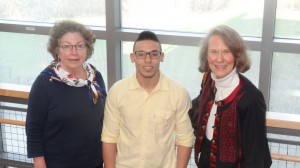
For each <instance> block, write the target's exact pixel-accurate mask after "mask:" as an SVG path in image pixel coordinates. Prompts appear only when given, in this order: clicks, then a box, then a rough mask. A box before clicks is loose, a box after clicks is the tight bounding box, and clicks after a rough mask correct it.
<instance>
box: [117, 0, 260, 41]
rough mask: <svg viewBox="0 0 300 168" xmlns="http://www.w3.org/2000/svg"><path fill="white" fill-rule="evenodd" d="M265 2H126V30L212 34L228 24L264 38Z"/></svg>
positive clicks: (132, 0) (242, 0)
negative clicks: (217, 27) (216, 29)
mask: <svg viewBox="0 0 300 168" xmlns="http://www.w3.org/2000/svg"><path fill="white" fill-rule="evenodd" d="M263 3H264V1H262V0H226V1H224V0H214V1H211V0H185V1H182V0H164V1H161V0H152V1H148V0H139V1H135V0H123V1H122V7H121V8H122V10H121V12H122V27H123V28H140V29H155V30H168V31H183V32H201V33H202V32H208V30H209V29H210V28H212V27H214V26H216V25H220V24H225V25H228V26H231V27H232V28H235V29H236V30H237V31H238V32H239V33H241V34H243V35H247V36H261V32H262V15H263V6H264V5H263Z"/></svg>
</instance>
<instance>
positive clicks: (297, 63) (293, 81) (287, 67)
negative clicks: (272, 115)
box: [269, 53, 300, 114]
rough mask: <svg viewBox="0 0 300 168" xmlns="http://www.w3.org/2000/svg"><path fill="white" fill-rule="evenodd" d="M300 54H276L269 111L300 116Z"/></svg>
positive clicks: (273, 63) (274, 55)
mask: <svg viewBox="0 0 300 168" xmlns="http://www.w3.org/2000/svg"><path fill="white" fill-rule="evenodd" d="M299 67H300V54H289V53H274V54H273V62H272V76H271V89H270V102H269V109H270V111H273V112H281V113H292V114H300V103H299V102H300V84H299V83H300V71H299Z"/></svg>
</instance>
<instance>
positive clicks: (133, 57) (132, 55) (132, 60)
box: [130, 53, 135, 63]
mask: <svg viewBox="0 0 300 168" xmlns="http://www.w3.org/2000/svg"><path fill="white" fill-rule="evenodd" d="M130 60H131V62H132V63H134V61H135V56H134V54H133V53H130Z"/></svg>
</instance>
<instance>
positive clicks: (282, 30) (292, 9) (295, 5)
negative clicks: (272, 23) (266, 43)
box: [275, 0, 300, 39]
mask: <svg viewBox="0 0 300 168" xmlns="http://www.w3.org/2000/svg"><path fill="white" fill-rule="evenodd" d="M299 27H300V1H299V0H278V1H277V11H276V27H275V36H276V37H281V38H296V39H300V31H299Z"/></svg>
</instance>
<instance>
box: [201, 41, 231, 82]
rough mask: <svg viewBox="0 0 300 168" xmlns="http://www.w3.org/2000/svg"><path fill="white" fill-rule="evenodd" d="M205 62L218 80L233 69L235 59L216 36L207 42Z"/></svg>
mask: <svg viewBox="0 0 300 168" xmlns="http://www.w3.org/2000/svg"><path fill="white" fill-rule="evenodd" d="M207 61H208V65H209V68H210V70H211V71H212V72H213V73H214V74H215V75H216V77H217V78H218V79H220V78H223V77H225V76H227V75H228V74H229V73H230V72H231V71H232V70H233V68H234V64H235V58H234V56H233V54H232V53H231V51H230V50H229V48H228V47H227V46H226V45H225V43H224V40H223V39H222V38H221V37H220V36H218V35H213V36H211V37H210V39H209V41H208V51H207Z"/></svg>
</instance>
